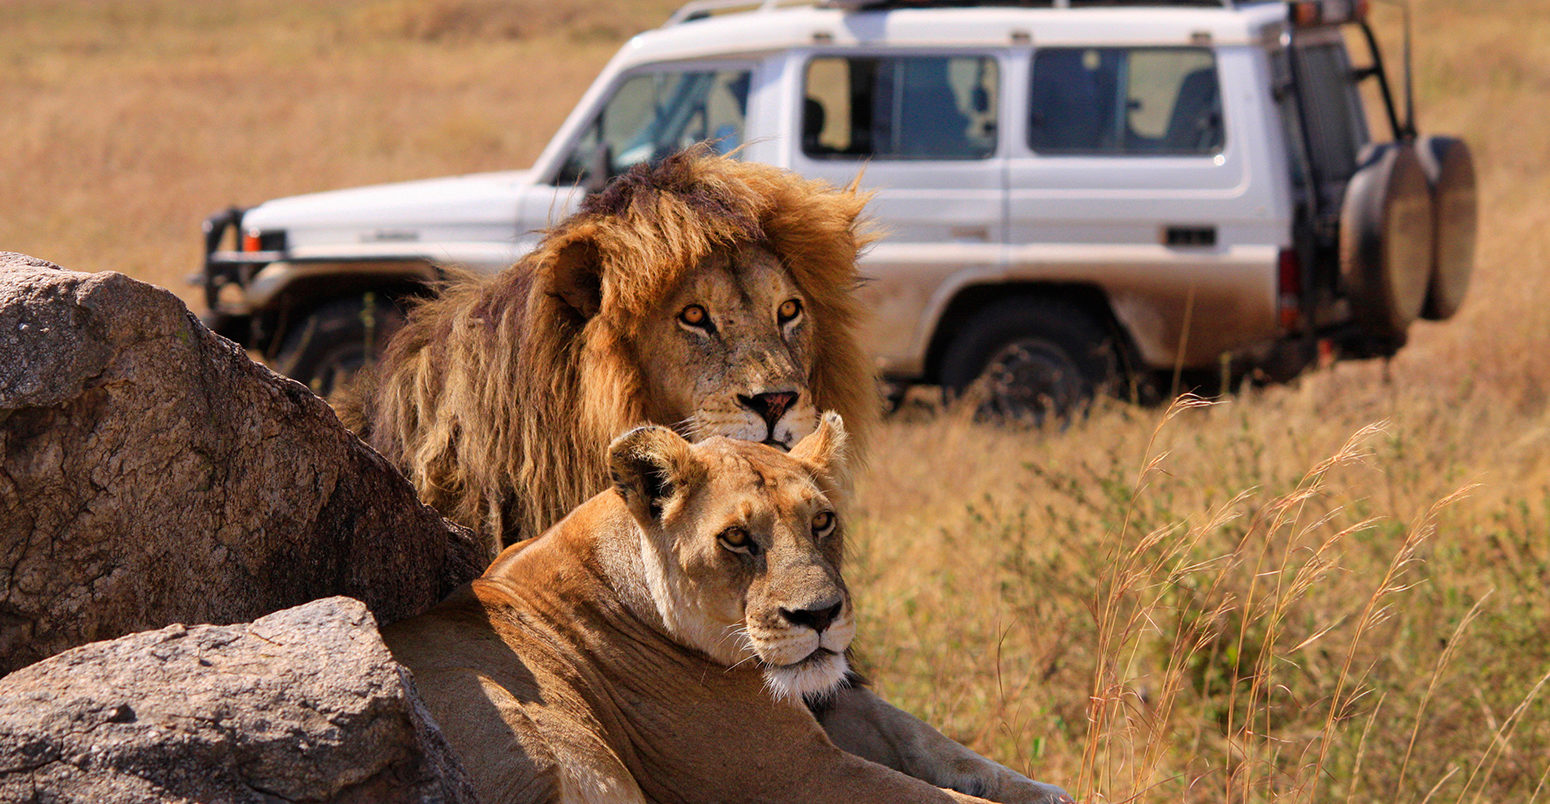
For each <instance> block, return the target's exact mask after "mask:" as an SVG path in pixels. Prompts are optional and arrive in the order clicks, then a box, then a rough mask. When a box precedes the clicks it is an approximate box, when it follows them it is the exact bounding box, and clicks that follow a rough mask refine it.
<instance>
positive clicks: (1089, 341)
mask: <svg viewBox="0 0 1550 804" xmlns="http://www.w3.org/2000/svg"><path fill="white" fill-rule="evenodd" d="M1118 367H1119V361H1118V359H1117V354H1116V352H1115V349H1114V343H1113V337H1112V335H1111V334H1110V333H1109V332H1108V330H1107V329H1106V328H1105V327H1104V326H1103V325H1102V324H1101V323H1100V322H1099V321H1098V320H1097V319H1096V317H1095V316H1093V315H1092V314H1091V313H1089V312H1088V311H1087V310H1086V309H1085V308H1084V307H1082V306H1080V305H1077V304H1073V303H1071V302H1067V301H1064V300H1059V299H1045V298H1036V297H1035V298H1013V299H1005V300H1003V301H999V302H995V303H993V304H991V305H988V306H986V307H985V308H983V309H982V310H980V311H979V312H978V313H976V314H975V315H973V316H972V317H971V318H969V319H968V321H967V322H966V323H965V325H964V327H963V329H962V330H961V331H960V332H959V333H958V334H957V335H956V336H954V338H953V340H952V341H951V342H950V343H949V344H948V347H947V350H946V351H945V352H944V353H943V355H942V370H941V379H942V385H943V386H944V387H945V388H946V389H947V390H948V392H949V393H951V394H953V395H955V396H964V397H966V398H968V399H969V400H971V401H972V402H973V404H974V405H975V412H976V415H977V417H978V418H981V419H984V420H990V421H1025V422H1031V423H1034V424H1040V423H1043V422H1044V421H1045V420H1046V419H1047V418H1048V417H1049V416H1051V415H1053V416H1054V417H1056V418H1057V419H1060V420H1065V419H1068V418H1069V417H1071V416H1072V415H1073V414H1075V413H1078V412H1080V411H1081V410H1083V409H1084V408H1085V407H1086V406H1087V405H1088V404H1089V403H1091V402H1092V399H1093V397H1094V396H1095V395H1096V394H1097V393H1099V392H1101V391H1106V390H1108V389H1109V388H1110V387H1112V386H1113V384H1114V381H1115V379H1116V377H1117V376H1118V373H1119V372H1118Z"/></svg>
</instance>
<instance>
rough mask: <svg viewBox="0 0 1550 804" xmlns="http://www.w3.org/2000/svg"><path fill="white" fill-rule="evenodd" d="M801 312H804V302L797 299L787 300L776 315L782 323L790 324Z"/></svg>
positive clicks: (782, 303)
mask: <svg viewBox="0 0 1550 804" xmlns="http://www.w3.org/2000/svg"><path fill="white" fill-rule="evenodd" d="M800 312H802V302H800V301H797V300H796V299H787V300H785V301H783V302H781V304H780V309H778V310H776V311H775V314H776V316H778V317H779V318H780V323H782V324H789V323H791V321H792V320H793V319H795V318H796V317H797V314H798V313H800Z"/></svg>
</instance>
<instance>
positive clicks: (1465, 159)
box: [1416, 137, 1478, 321]
mask: <svg viewBox="0 0 1550 804" xmlns="http://www.w3.org/2000/svg"><path fill="white" fill-rule="evenodd" d="M1416 157H1417V158H1419V159H1420V160H1421V170H1422V171H1423V172H1424V173H1425V174H1426V181H1427V183H1428V184H1429V185H1431V189H1432V215H1433V223H1432V238H1433V241H1432V242H1433V245H1432V255H1433V257H1432V275H1431V280H1430V282H1429V284H1428V286H1427V289H1426V304H1425V305H1424V306H1422V308H1421V317H1422V318H1426V319H1429V320H1432V321H1441V320H1443V319H1446V318H1452V317H1453V314H1454V313H1456V312H1458V310H1459V308H1460V307H1462V306H1463V305H1464V296H1465V294H1467V293H1468V292H1469V277H1470V275H1471V274H1473V273H1474V272H1475V230H1476V226H1477V220H1478V213H1477V211H1476V199H1475V160H1474V157H1473V156H1471V155H1470V153H1469V146H1468V145H1465V144H1464V141H1463V140H1461V139H1458V138H1457V137H1422V138H1421V139H1420V141H1418V142H1417V143H1416Z"/></svg>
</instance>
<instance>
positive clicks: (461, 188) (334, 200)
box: [242, 170, 533, 251]
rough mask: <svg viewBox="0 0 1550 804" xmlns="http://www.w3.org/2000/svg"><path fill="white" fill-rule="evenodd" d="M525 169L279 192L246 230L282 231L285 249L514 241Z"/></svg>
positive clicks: (249, 218)
mask: <svg viewBox="0 0 1550 804" xmlns="http://www.w3.org/2000/svg"><path fill="white" fill-rule="evenodd" d="M532 178H533V173H532V171H530V170H512V171H503V172H498V173H475V174H469V175H465V176H453V177H449V178H440V179H426V180H420V181H408V182H398V183H394V184H379V185H373V186H370V187H355V188H351V189H347V190H332V191H329V192H322V193H311V194H308V195H297V196H291V197H288V198H278V199H275V200H272V201H265V202H264V203H262V204H260V205H258V206H256V207H253V208H252V209H250V210H248V211H247V213H246V214H245V215H244V216H243V219H242V226H243V228H244V229H246V230H254V229H260V230H265V231H269V230H284V231H285V232H286V238H287V241H288V243H289V246H290V248H291V249H292V250H293V251H294V250H300V249H306V248H308V247H313V246H329V245H335V246H337V245H344V244H350V243H389V242H403V243H412V242H446V241H486V242H488V241H508V242H509V241H512V240H514V239H515V238H516V235H517V222H518V221H517V219H518V209H519V206H520V201H521V197H522V193H523V191H524V190H525V189H527V188H529V187H531V186H532Z"/></svg>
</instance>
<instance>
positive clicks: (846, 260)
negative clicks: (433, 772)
mask: <svg viewBox="0 0 1550 804" xmlns="http://www.w3.org/2000/svg"><path fill="white" fill-rule="evenodd" d="M865 202H866V199H865V197H863V196H861V195H859V194H857V193H856V192H854V191H850V192H834V191H833V190H832V189H831V188H830V187H829V186H828V185H826V184H822V183H820V182H813V181H807V180H803V179H801V178H799V177H797V176H795V175H793V174H790V173H787V172H785V171H781V170H779V169H777V168H773V167H770V166H767V165H759V164H753V163H744V162H739V161H736V160H733V159H728V158H725V157H719V156H715V155H714V154H713V152H711V151H709V150H706V149H703V148H702V149H695V150H691V151H687V152H684V153H681V154H678V155H675V156H672V157H669V158H667V159H665V160H663V161H662V162H660V163H658V164H656V165H655V166H651V167H647V166H641V167H638V168H636V169H634V170H632V171H631V172H630V173H628V174H627V175H625V176H623V177H621V178H619V179H618V180H616V181H615V182H614V183H613V184H612V185H610V187H609V188H608V189H607V190H605V191H604V192H602V193H599V194H597V195H594V196H591V197H589V198H588V199H587V200H586V201H585V202H584V203H583V204H582V207H581V210H580V211H579V212H578V213H577V214H576V215H574V216H572V217H570V218H569V219H567V220H565V221H563V222H561V223H560V224H559V225H558V226H556V227H555V228H553V229H551V230H549V231H548V232H547V233H546V236H545V237H544V239H543V241H542V242H541V243H539V245H538V247H537V248H536V249H535V250H534V251H533V252H531V253H530V254H528V255H527V256H526V257H524V258H523V259H522V260H521V261H520V262H518V263H517V264H516V265H515V266H513V267H512V268H510V269H508V270H506V271H503V272H501V273H499V274H497V275H495V276H493V277H488V278H476V277H464V278H463V279H462V281H457V282H454V283H452V284H449V285H448V286H447V287H446V288H445V289H444V291H443V292H442V293H441V294H440V295H439V296H438V297H437V298H435V299H433V300H430V301H426V302H424V303H422V304H420V305H419V306H417V307H416V308H414V309H413V310H412V311H411V312H410V315H409V320H408V322H407V323H406V324H405V325H404V327H403V329H402V330H400V331H399V332H398V333H397V335H395V336H394V338H393V340H392V341H391V342H390V343H389V345H388V347H387V349H386V353H385V354H384V356H383V359H382V362H381V364H380V366H379V367H378V368H377V369H376V370H375V371H372V372H368V373H366V374H365V375H363V376H362V378H361V380H360V382H358V383H357V385H356V387H354V388H352V389H349V390H347V391H346V392H345V393H344V394H342V395H341V397H340V398H339V399H338V400H336V401H337V402H338V403H339V405H338V406H339V408H340V417H341V418H342V419H343V420H344V421H345V423H346V424H347V425H349V426H350V427H351V429H354V430H356V431H357V432H359V433H361V435H362V437H363V438H365V439H366V440H367V441H368V442H369V443H370V444H371V445H372V446H373V447H376V448H377V450H378V451H379V452H381V453H382V454H383V455H385V456H387V457H388V458H389V459H390V460H392V461H394V462H395V463H397V464H398V465H399V466H400V467H402V468H403V469H404V471H405V474H407V475H408V476H409V478H410V480H412V481H413V482H414V485H415V488H416V489H417V490H418V491H419V493H420V496H421V498H422V499H423V500H424V501H425V502H426V503H428V504H430V505H431V506H432V507H434V508H436V509H437V510H439V511H441V512H442V513H443V514H445V515H446V516H447V517H449V518H450V519H452V520H454V521H456V522H459V523H462V524H464V525H467V526H469V527H471V528H473V529H475V530H476V531H479V532H480V534H481V535H483V536H485V537H486V538H490V539H493V540H494V542H495V543H496V544H497V545H498V544H499V543H501V542H505V543H510V542H513V541H516V540H518V539H521V538H525V537H529V536H535V535H537V534H538V533H540V532H542V531H543V529H544V528H546V527H548V526H549V525H551V524H553V523H554V522H555V521H556V520H558V519H559V518H560V517H561V516H563V515H564V514H565V513H566V512H567V511H569V510H571V509H572V508H574V507H575V506H577V505H579V504H580V503H581V502H582V501H583V500H585V499H587V498H588V497H590V496H592V495H593V494H595V493H597V492H598V491H599V490H601V489H603V488H605V487H606V486H607V481H608V475H607V472H606V467H604V466H603V464H602V460H601V458H602V456H601V453H600V450H599V448H600V447H601V446H602V445H605V444H607V443H608V441H609V439H611V438H612V437H613V436H614V435H616V434H618V433H621V432H623V431H624V430H626V429H628V428H630V427H633V426H635V425H637V424H640V423H642V422H655V423H658V424H664V425H669V426H672V427H675V428H678V429H679V430H680V432H682V433H683V434H685V435H688V436H689V437H691V438H700V437H705V436H710V435H724V436H728V437H732V438H740V439H745V440H750V441H763V442H768V443H773V444H779V445H781V446H782V447H786V448H789V447H790V446H791V445H792V444H793V443H795V442H796V441H797V440H798V439H800V438H801V437H802V436H804V435H806V434H808V433H810V432H812V429H813V427H814V426H815V424H816V422H817V416H818V413H817V412H818V411H819V410H835V411H838V412H839V413H840V414H841V415H843V416H844V417H845V419H846V421H848V422H851V430H852V431H853V432H854V433H855V437H856V439H857V440H858V441H863V440H864V439H865V436H866V435H867V433H868V432H869V431H870V429H871V427H872V425H873V423H874V422H875V421H876V419H877V417H878V410H879V403H878V398H877V389H876V385H875V382H874V379H873V373H872V368H871V365H870V364H869V362H868V361H867V358H866V356H865V355H864V354H863V352H862V350H861V348H860V347H859V345H858V344H857V340H856V328H857V324H858V319H859V311H858V309H857V304H856V301H855V299H854V297H853V296H852V294H851V289H852V287H853V286H854V285H855V283H856V281H857V279H856V268H855V261H856V256H857V252H858V251H859V249H860V248H861V247H862V246H863V245H864V244H865V242H866V238H865V237H863V236H861V235H860V234H858V232H857V219H858V216H859V215H860V213H861V209H862V207H863V205H864V204H865ZM497 549H498V547H497Z"/></svg>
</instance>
